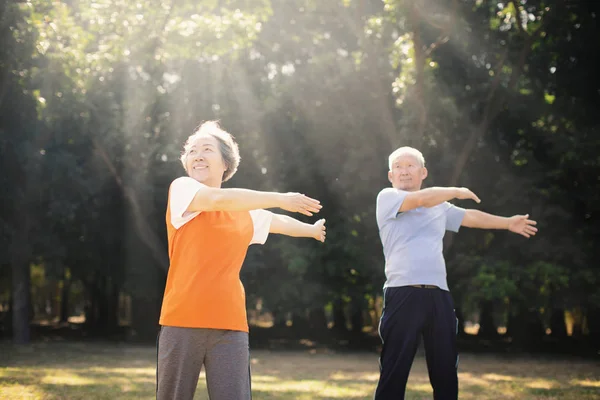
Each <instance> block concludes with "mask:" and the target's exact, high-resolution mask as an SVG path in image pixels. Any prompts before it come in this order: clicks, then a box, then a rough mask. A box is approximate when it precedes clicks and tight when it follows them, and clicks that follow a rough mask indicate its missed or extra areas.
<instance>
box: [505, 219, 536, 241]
mask: <svg viewBox="0 0 600 400" xmlns="http://www.w3.org/2000/svg"><path fill="white" fill-rule="evenodd" d="M535 225H537V222H535V221H533V220H531V219H529V214H526V215H514V216H512V217H510V218H509V219H508V230H509V231H511V232H514V233H518V234H519V235H523V236H525V237H526V238H529V237H531V236H535V234H536V233H537V231H538V230H537V228H536V227H535Z"/></svg>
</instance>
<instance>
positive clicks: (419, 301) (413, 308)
mask: <svg viewBox="0 0 600 400" xmlns="http://www.w3.org/2000/svg"><path fill="white" fill-rule="evenodd" d="M457 327H458V320H457V319H456V315H455V314H454V302H453V301H452V296H451V295H450V292H447V291H445V290H441V289H429V288H417V287H413V286H401V287H388V288H386V289H385V290H384V306H383V313H382V315H381V320H380V323H379V334H380V336H381V340H382V342H383V348H382V350H381V357H380V369H381V371H380V372H381V375H380V377H379V383H378V384H377V390H376V392H375V400H400V399H404V394H405V391H406V381H407V380H408V374H409V372H410V367H411V366H412V363H413V360H414V358H415V354H416V352H417V348H418V347H419V343H420V340H421V337H422V338H423V343H424V345H425V356H426V360H427V370H428V371H429V381H430V382H431V386H432V387H433V397H434V399H435V400H456V399H457V398H458V375H457V368H458V351H457V349H456V334H457Z"/></svg>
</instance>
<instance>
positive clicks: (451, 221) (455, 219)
mask: <svg viewBox="0 0 600 400" xmlns="http://www.w3.org/2000/svg"><path fill="white" fill-rule="evenodd" d="M444 205H446V206H447V207H448V208H447V209H446V230H447V231H452V232H458V230H459V229H460V226H461V224H462V221H463V219H464V217H465V212H466V210H465V209H464V208H460V207H456V206H455V205H454V204H451V203H448V202H445V203H444Z"/></svg>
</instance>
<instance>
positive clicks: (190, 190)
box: [169, 176, 204, 229]
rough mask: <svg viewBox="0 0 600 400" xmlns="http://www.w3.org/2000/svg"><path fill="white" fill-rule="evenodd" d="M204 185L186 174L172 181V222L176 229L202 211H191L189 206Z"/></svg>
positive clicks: (170, 191)
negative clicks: (188, 209)
mask: <svg viewBox="0 0 600 400" xmlns="http://www.w3.org/2000/svg"><path fill="white" fill-rule="evenodd" d="M203 186H204V185H203V184H202V183H200V182H198V181H197V180H195V179H193V178H190V177H187V176H184V177H181V178H177V179H175V180H174V181H173V183H171V188H170V189H169V205H170V208H171V224H172V225H173V226H174V227H175V229H179V228H181V227H182V226H183V225H185V224H186V223H188V222H189V221H191V220H192V219H194V218H195V217H196V216H197V215H198V214H200V211H195V212H189V211H187V208H188V207H189V205H190V203H191V202H192V200H193V199H194V196H195V195H196V193H197V192H198V189H200V188H201V187H203Z"/></svg>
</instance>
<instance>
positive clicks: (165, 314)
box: [160, 204, 254, 332]
mask: <svg viewBox="0 0 600 400" xmlns="http://www.w3.org/2000/svg"><path fill="white" fill-rule="evenodd" d="M166 222H167V236H168V242H169V258H170V267H169V273H168V275H167V284H166V287H165V294H164V298H163V304H162V309H161V314H160V324H161V325H167V326H177V327H186V328H213V329H229V330H236V331H243V332H248V320H247V316H246V294H245V292H244V286H243V285H242V282H241V281H240V277H239V275H240V270H241V268H242V263H243V262H244V258H245V257H246V252H247V251H248V246H249V245H250V241H251V240H252V236H253V234H254V226H253V222H252V218H251V216H250V213H249V212H248V211H240V212H225V211H212V212H202V213H200V214H199V215H197V216H196V217H195V218H193V219H192V220H191V221H188V222H187V223H186V224H184V225H183V226H182V227H180V228H179V229H175V227H174V226H173V225H172V224H171V211H170V205H169V204H167V215H166Z"/></svg>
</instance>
